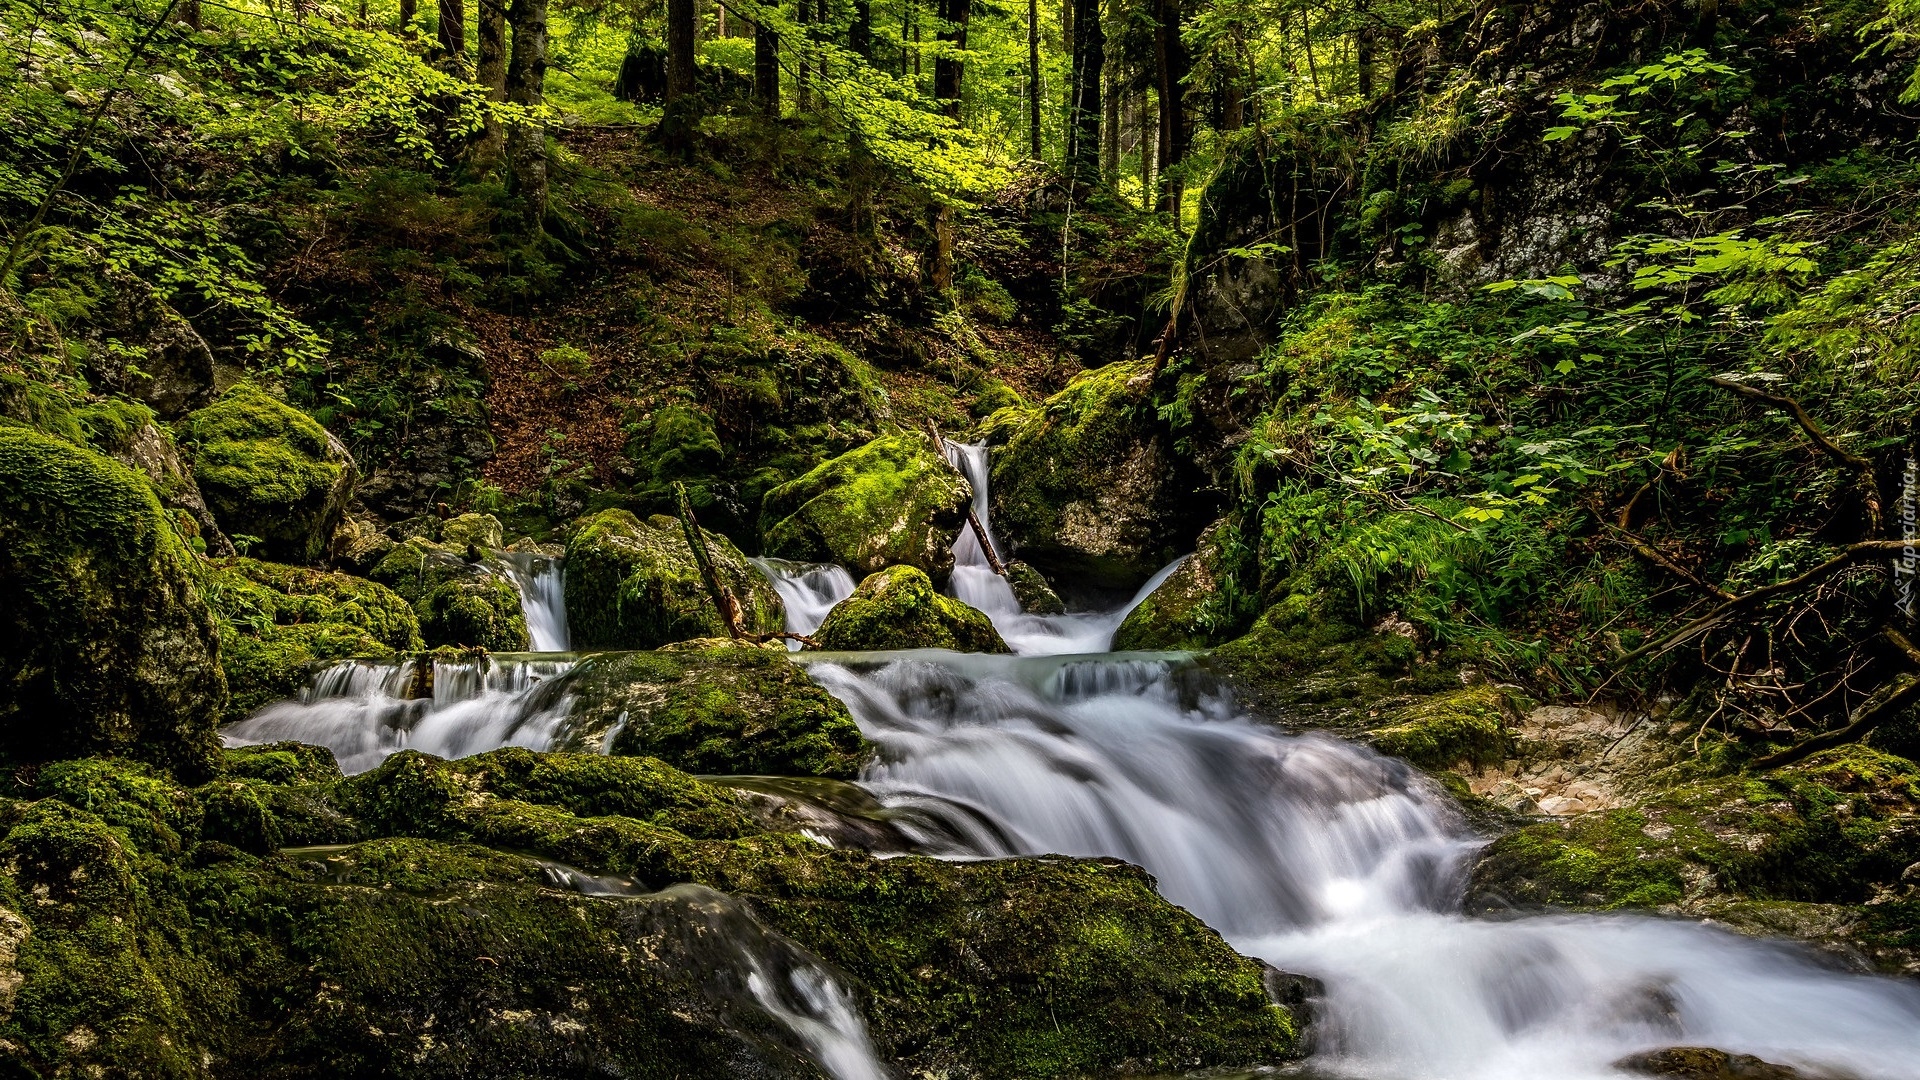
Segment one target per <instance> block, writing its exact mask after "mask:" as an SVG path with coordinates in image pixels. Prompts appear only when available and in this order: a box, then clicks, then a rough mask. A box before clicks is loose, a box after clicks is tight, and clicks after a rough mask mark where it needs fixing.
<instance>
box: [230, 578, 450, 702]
mask: <svg viewBox="0 0 1920 1080" xmlns="http://www.w3.org/2000/svg"><path fill="white" fill-rule="evenodd" d="M206 595H207V602H208V604H209V605H210V606H211V607H212V608H213V611H214V614H215V615H216V616H217V617H218V618H219V620H220V665H221V667H222V668H223V669H224V670H225V671H226V674H227V687H228V690H229V693H230V695H231V696H230V697H229V700H228V707H227V712H226V719H227V720H228V721H234V720H239V719H243V718H244V717H246V716H248V715H250V714H251V713H253V712H254V711H255V710H257V709H259V708H261V707H262V706H264V705H268V704H270V703H272V702H275V701H280V700H283V699H286V698H290V697H293V696H294V695H295V694H297V693H298V692H299V691H300V688H301V687H303V686H305V685H306V683H307V679H308V677H309V676H310V675H312V673H313V670H314V668H315V667H317V666H319V665H321V664H324V663H328V662H331V661H336V660H345V659H349V658H354V657H361V658H369V659H387V658H391V657H393V656H394V655H395V654H398V653H412V652H418V651H420V650H421V649H422V648H424V647H425V646H424V644H423V643H422V640H421V636H420V620H419V619H418V618H417V617H416V616H415V615H414V612H413V608H412V606H411V605H409V604H408V603H407V601H406V599H405V598H403V597H402V596H400V595H399V594H398V593H396V592H394V591H393V590H391V589H389V588H387V587H385V586H383V585H380V584H378V583H376V582H372V581H366V580H363V579H361V578H356V577H353V576H352V575H349V574H342V573H332V572H328V571H324V570H310V569H307V568H306V567H300V566H283V565H280V564H278V563H268V562H261V561H259V560H256V559H228V560H224V561H220V562H216V563H214V564H213V565H212V566H211V567H210V568H209V570H208V572H207V577H206Z"/></svg>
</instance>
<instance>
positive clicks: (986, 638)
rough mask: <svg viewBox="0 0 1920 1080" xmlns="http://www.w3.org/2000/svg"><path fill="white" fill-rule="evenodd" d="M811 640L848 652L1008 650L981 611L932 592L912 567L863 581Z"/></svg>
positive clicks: (885, 571) (894, 568)
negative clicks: (880, 650) (885, 650)
mask: <svg viewBox="0 0 1920 1080" xmlns="http://www.w3.org/2000/svg"><path fill="white" fill-rule="evenodd" d="M814 637H815V638H816V639H818V640H819V642H820V644H821V646H822V647H823V648H827V649H837V650H847V651H855V650H865V649H952V650H954V651H956V652H982V653H1005V652H1011V651H1012V650H1010V649H1008V648H1007V643H1006V642H1005V641H1003V640H1001V638H1000V632H999V631H998V630H995V629H994V628H993V620H991V619H989V618H987V616H986V614H985V613H984V612H982V611H979V610H977V609H975V608H971V607H968V606H967V605H965V604H963V603H961V602H960V601H958V600H955V599H954V598H953V597H951V596H942V595H941V594H940V593H938V592H935V591H934V588H933V582H932V581H930V580H929V579H928V578H927V575H925V574H923V573H921V572H920V571H918V570H916V569H914V568H913V567H911V566H895V567H892V568H890V569H887V570H883V571H881V572H880V573H878V574H874V575H871V576H870V577H868V578H867V579H866V580H865V581H862V582H861V583H860V585H859V587H858V588H856V589H854V590H853V595H852V596H849V597H847V598H846V599H845V600H842V601H840V603H839V604H837V605H835V606H834V609H833V610H832V611H831V612H829V613H828V614H827V618H826V621H825V622H823V623H821V624H820V629H819V630H818V631H817V632H816V633H815V634H814Z"/></svg>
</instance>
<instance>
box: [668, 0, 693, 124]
mask: <svg viewBox="0 0 1920 1080" xmlns="http://www.w3.org/2000/svg"><path fill="white" fill-rule="evenodd" d="M693 32H694V18H693V0H667V104H668V105H672V104H673V103H674V102H676V101H678V100H680V99H681V98H682V97H685V96H686V95H688V94H691V93H693V40H694V37H693Z"/></svg>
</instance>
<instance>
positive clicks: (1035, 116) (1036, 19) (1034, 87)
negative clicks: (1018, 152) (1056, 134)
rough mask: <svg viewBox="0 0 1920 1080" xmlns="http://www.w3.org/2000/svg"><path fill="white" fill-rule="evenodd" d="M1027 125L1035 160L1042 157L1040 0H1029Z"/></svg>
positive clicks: (1031, 151)
mask: <svg viewBox="0 0 1920 1080" xmlns="http://www.w3.org/2000/svg"><path fill="white" fill-rule="evenodd" d="M1027 126H1028V128H1029V130H1030V132H1031V134H1032V148H1031V150H1030V153H1031V154H1032V155H1033V160H1035V161H1039V160H1040V159H1041V157H1042V153H1041V145H1040V0H1027Z"/></svg>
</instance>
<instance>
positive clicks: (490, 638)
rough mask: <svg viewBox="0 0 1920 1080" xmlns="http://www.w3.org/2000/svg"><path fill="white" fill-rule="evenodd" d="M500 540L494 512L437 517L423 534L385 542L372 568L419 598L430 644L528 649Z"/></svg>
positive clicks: (375, 575)
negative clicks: (500, 549)
mask: <svg viewBox="0 0 1920 1080" xmlns="http://www.w3.org/2000/svg"><path fill="white" fill-rule="evenodd" d="M429 520H432V519H429ZM433 536H438V537H439V538H440V539H439V540H437V541H436V540H434V539H430V537H433ZM500 546H501V528H500V522H499V520H498V519H496V518H494V517H493V516H492V515H490V514H462V515H460V516H459V517H456V518H453V519H452V520H450V521H446V522H440V521H437V520H433V521H432V528H431V529H430V530H428V531H426V532H425V533H424V534H416V535H413V536H409V537H408V538H407V539H406V540H405V541H403V542H401V543H398V544H394V545H392V546H390V547H388V548H386V549H385V554H383V555H382V556H381V557H380V561H379V562H378V563H376V564H374V566H373V568H372V569H371V570H369V571H368V572H367V576H368V577H370V578H372V579H373V580H375V581H377V582H380V583H381V584H383V585H386V586H387V587H389V588H391V589H393V591H394V592H396V593H399V594H400V595H401V596H403V597H405V598H406V600H407V602H408V603H410V604H412V605H413V610H414V613H415V614H416V615H417V616H418V617H419V619H420V635H421V638H422V639H423V640H424V641H425V642H426V644H427V646H428V647H429V648H438V647H441V646H455V647H468V648H480V649H486V650H488V651H490V652H522V651H525V650H526V649H527V648H529V647H530V646H531V644H532V637H531V635H530V634H529V633H528V631H527V619H526V612H525V611H524V610H523V608H522V605H521V600H520V590H519V588H518V587H517V586H515V585H514V583H513V579H512V577H511V575H510V573H509V570H508V567H507V564H506V563H505V562H503V561H501V559H500V558H499V557H498V555H497V554H496V551H497V549H498V548H499V547H500Z"/></svg>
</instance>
